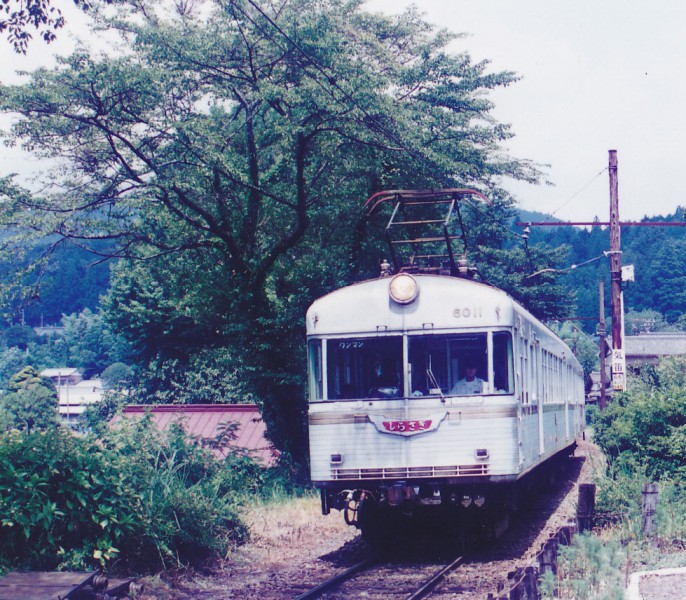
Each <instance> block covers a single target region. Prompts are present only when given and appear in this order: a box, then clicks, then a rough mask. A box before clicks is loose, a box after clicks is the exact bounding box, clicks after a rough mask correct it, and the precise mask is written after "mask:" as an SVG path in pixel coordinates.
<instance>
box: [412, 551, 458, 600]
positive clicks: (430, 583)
mask: <svg viewBox="0 0 686 600" xmlns="http://www.w3.org/2000/svg"><path fill="white" fill-rule="evenodd" d="M463 562H464V556H458V557H457V558H456V559H455V560H454V561H453V562H451V563H450V564H449V565H446V566H445V567H443V568H442V569H441V570H440V571H439V572H438V573H436V574H435V575H434V576H433V577H431V578H430V579H429V580H427V581H426V583H424V585H422V587H420V588H419V589H418V590H417V591H415V592H414V593H412V594H410V595H409V596H408V597H407V598H406V600H419V599H420V598H424V597H425V596H427V595H428V594H429V593H431V590H432V589H433V588H434V587H435V586H436V585H437V584H438V583H439V582H440V581H441V580H442V579H443V578H444V577H445V576H446V575H447V574H448V573H450V571H453V570H454V569H456V568H457V567H459V566H460V565H461V564H462V563H463Z"/></svg>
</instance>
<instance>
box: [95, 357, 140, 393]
mask: <svg viewBox="0 0 686 600" xmlns="http://www.w3.org/2000/svg"><path fill="white" fill-rule="evenodd" d="M133 375H134V373H133V369H132V368H131V367H129V366H128V365H126V364H124V363H122V362H116V363H113V364H111V365H110V366H109V367H107V368H106V369H105V370H104V371H103V372H102V373H101V374H100V377H101V378H102V383H103V385H104V387H105V388H106V389H108V390H117V391H118V390H122V389H126V388H128V387H129V386H130V385H131V380H132V379H133Z"/></svg>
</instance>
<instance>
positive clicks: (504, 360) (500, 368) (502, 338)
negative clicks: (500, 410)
mask: <svg viewBox="0 0 686 600" xmlns="http://www.w3.org/2000/svg"><path fill="white" fill-rule="evenodd" d="M512 359H513V355H512V336H511V335H510V333H509V332H507V331H498V332H496V333H494V334H493V384H494V386H495V391H496V393H500V394H503V393H504V394H512V393H514V371H513V369H512V364H513V360H512Z"/></svg>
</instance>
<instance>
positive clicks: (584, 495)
mask: <svg viewBox="0 0 686 600" xmlns="http://www.w3.org/2000/svg"><path fill="white" fill-rule="evenodd" d="M594 514H595V484H593V483H582V484H581V485H579V502H578V505H577V509H576V519H577V522H578V524H579V533H583V532H584V531H590V530H591V529H592V528H593V516H594Z"/></svg>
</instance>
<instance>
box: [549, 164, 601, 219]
mask: <svg viewBox="0 0 686 600" xmlns="http://www.w3.org/2000/svg"><path fill="white" fill-rule="evenodd" d="M605 171H607V167H605V168H604V169H603V170H602V171H600V173H598V174H597V175H594V176H593V177H592V178H591V179H590V181H588V183H586V184H584V186H583V187H582V188H581V189H579V190H578V191H576V192H574V194H572V196H571V198H568V199H567V200H565V201H564V202H563V203H562V204H560V206H558V207H557V208H556V209H555V210H554V211H553V212H551V213H550V216H551V217H554V216H555V213H557V212H558V211H560V210H562V209H563V208H564V207H565V206H567V205H568V204H569V203H570V202H571V201H572V200H574V198H576V197H577V196H578V195H579V194H580V193H581V192H583V191H584V190H585V189H586V188H587V187H588V186H590V185H591V184H592V183H593V182H594V181H595V180H596V179H598V177H600V176H601V175H602V174H603V173H605Z"/></svg>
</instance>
